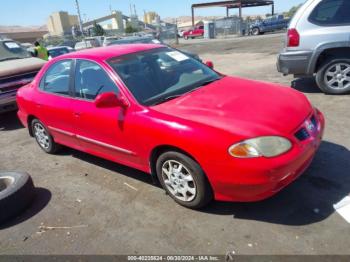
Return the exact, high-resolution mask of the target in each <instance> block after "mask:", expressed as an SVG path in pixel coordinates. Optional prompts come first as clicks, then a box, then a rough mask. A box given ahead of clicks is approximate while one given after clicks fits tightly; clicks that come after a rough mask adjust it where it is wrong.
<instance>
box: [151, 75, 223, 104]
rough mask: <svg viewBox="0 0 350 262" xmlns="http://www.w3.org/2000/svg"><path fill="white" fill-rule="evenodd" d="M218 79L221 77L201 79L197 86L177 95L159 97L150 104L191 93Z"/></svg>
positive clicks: (160, 102)
mask: <svg viewBox="0 0 350 262" xmlns="http://www.w3.org/2000/svg"><path fill="white" fill-rule="evenodd" d="M220 79H221V77H218V78H214V79H210V80H206V81H202V82H200V83H199V84H198V85H197V87H195V88H193V89H191V90H190V91H188V92H185V93H183V94H178V95H171V96H167V97H165V98H163V99H161V100H159V101H157V102H155V103H154V104H152V105H154V106H155V105H159V104H162V103H164V102H167V101H169V100H173V99H175V98H178V97H180V96H182V95H185V94H189V93H192V92H194V91H196V90H198V89H200V88H201V87H203V86H206V85H209V84H211V83H213V82H216V81H218V80H220Z"/></svg>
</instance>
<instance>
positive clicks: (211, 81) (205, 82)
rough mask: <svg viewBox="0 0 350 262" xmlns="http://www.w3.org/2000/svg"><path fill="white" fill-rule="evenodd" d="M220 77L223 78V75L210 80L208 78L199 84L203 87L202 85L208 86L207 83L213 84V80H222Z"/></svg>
mask: <svg viewBox="0 0 350 262" xmlns="http://www.w3.org/2000/svg"><path fill="white" fill-rule="evenodd" d="M220 79H221V77H218V78H214V79H209V80H206V81H203V82H201V83H200V84H199V85H198V86H199V87H201V86H206V85H209V84H211V83H213V82H216V81H218V80H220Z"/></svg>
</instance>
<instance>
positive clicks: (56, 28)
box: [47, 11, 79, 35]
mask: <svg viewBox="0 0 350 262" xmlns="http://www.w3.org/2000/svg"><path fill="white" fill-rule="evenodd" d="M77 25H79V19H78V16H77V15H70V14H68V12H64V11H60V12H55V13H52V14H51V15H50V17H49V19H48V21H47V29H48V31H49V34H50V35H64V34H71V31H72V27H73V26H77Z"/></svg>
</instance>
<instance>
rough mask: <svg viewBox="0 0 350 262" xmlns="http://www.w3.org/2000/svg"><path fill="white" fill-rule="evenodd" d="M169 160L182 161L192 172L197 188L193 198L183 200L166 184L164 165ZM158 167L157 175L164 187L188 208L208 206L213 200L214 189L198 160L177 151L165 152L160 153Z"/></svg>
mask: <svg viewBox="0 0 350 262" xmlns="http://www.w3.org/2000/svg"><path fill="white" fill-rule="evenodd" d="M169 160H171V161H176V162H179V163H181V164H182V165H183V166H185V167H186V168H187V169H188V171H189V172H190V173H191V176H192V178H193V182H194V187H195V188H196V194H195V197H194V199H193V200H191V201H182V200H180V199H178V198H177V197H176V196H174V195H173V194H172V193H171V192H170V190H169V189H168V188H167V186H166V185H165V182H164V178H163V175H162V167H163V165H164V164H165V163H166V162H167V161H169ZM156 167H157V177H158V179H159V181H160V183H161V185H162V187H163V188H164V190H165V191H166V192H167V193H168V194H169V195H170V196H171V198H173V199H174V200H175V201H176V202H177V203H179V204H180V205H182V206H184V207H187V208H192V209H199V208H202V207H204V206H206V205H207V204H209V202H211V201H212V200H213V192H212V189H211V187H210V184H209V182H208V179H207V177H206V175H205V174H204V172H203V170H202V168H201V167H200V166H199V164H198V163H197V162H196V161H194V160H193V159H192V158H190V157H188V156H187V155H185V154H182V153H179V152H175V151H169V152H165V153H163V154H162V155H160V156H159V158H158V159H157V163H156Z"/></svg>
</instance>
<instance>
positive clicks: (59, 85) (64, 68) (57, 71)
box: [40, 60, 72, 96]
mask: <svg viewBox="0 0 350 262" xmlns="http://www.w3.org/2000/svg"><path fill="white" fill-rule="evenodd" d="M71 66H72V60H62V61H58V62H57V63H55V64H53V65H51V67H50V68H49V69H48V70H47V71H46V73H45V75H44V77H43V78H42V79H41V82H40V89H41V90H44V91H46V92H49V93H53V94H59V95H67V96H68V95H69V82H70V71H71Z"/></svg>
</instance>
